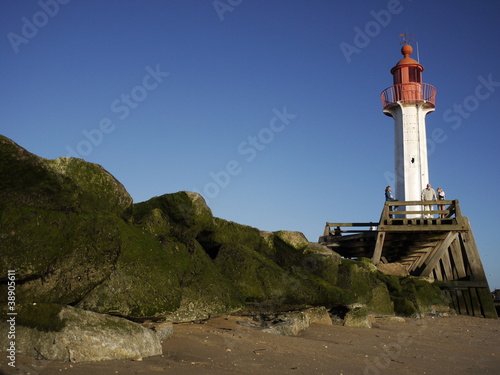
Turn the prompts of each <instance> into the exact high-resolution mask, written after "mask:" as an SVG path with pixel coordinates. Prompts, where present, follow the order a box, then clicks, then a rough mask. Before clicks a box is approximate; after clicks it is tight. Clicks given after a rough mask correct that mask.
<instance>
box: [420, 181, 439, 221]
mask: <svg viewBox="0 0 500 375" xmlns="http://www.w3.org/2000/svg"><path fill="white" fill-rule="evenodd" d="M435 200H437V195H436V192H435V191H434V189H433V188H432V186H431V184H427V187H426V188H425V189H424V190H422V202H424V201H435ZM424 211H432V206H429V205H428V206H424ZM432 217H433V215H431V214H425V215H424V219H432Z"/></svg>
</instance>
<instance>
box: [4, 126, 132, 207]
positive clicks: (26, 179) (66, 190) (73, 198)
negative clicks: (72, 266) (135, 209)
mask: <svg viewBox="0 0 500 375" xmlns="http://www.w3.org/2000/svg"><path fill="white" fill-rule="evenodd" d="M0 171H2V178H1V179H0V207H2V206H16V207H19V206H21V207H23V206H28V207H33V208H41V209H46V210H57V211H74V212H82V211H83V212H110V213H115V214H117V215H120V216H122V215H126V214H127V213H128V211H130V209H131V207H132V198H131V197H130V195H129V194H128V192H127V191H126V190H125V188H124V187H123V185H122V184H121V183H120V182H118V181H117V180H116V179H115V178H114V177H113V176H112V175H111V174H110V173H108V172H107V171H106V170H105V169H104V168H102V167H101V166H99V165H97V164H92V163H87V162H85V161H84V160H81V159H73V158H59V159H56V160H48V159H44V158H41V157H39V156H36V155H34V154H32V153H30V152H28V151H26V150H25V149H24V148H22V147H21V146H19V145H17V144H16V143H14V142H13V141H12V140H10V139H8V138H6V137H4V136H2V135H0Z"/></svg>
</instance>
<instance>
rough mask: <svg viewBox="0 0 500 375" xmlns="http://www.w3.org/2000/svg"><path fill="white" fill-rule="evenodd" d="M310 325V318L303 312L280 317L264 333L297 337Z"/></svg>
mask: <svg viewBox="0 0 500 375" xmlns="http://www.w3.org/2000/svg"><path fill="white" fill-rule="evenodd" d="M309 325H310V320H309V317H308V316H307V315H306V314H304V313H302V312H290V313H286V314H280V315H278V316H277V317H276V318H275V319H274V320H273V321H272V322H271V323H270V324H269V325H268V326H267V328H265V329H264V330H263V331H264V332H267V333H272V334H276V335H283V336H297V335H298V334H299V333H300V332H301V331H303V330H305V329H306V328H308V327H309Z"/></svg>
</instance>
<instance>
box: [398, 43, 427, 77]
mask: <svg viewBox="0 0 500 375" xmlns="http://www.w3.org/2000/svg"><path fill="white" fill-rule="evenodd" d="M412 52H413V48H412V47H411V46H410V45H409V44H405V45H404V46H403V47H402V48H401V54H402V55H403V56H404V58H403V59H402V60H399V62H398V63H397V64H396V66H395V67H394V68H392V69H391V74H392V75H393V77H394V78H393V80H394V84H395V85H397V84H400V83H408V82H418V83H421V82H422V72H423V70H424V67H423V66H422V65H420V64H419V63H418V62H417V61H416V60H414V59H412V58H411V57H410V55H411V53H412Z"/></svg>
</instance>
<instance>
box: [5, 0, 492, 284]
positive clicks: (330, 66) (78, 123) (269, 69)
mask: <svg viewBox="0 0 500 375" xmlns="http://www.w3.org/2000/svg"><path fill="white" fill-rule="evenodd" d="M499 18H500V2H498V1H496V0H485V1H481V2H477V1H472V0H470V1H460V2H457V1H455V0H443V1H431V0H421V1H410V0H401V1H397V0H390V1H343V2H334V1H327V0H273V1H270V0H220V1H212V0H205V1H202V0H198V1H194V0H192V1H189V0H171V1H167V0H163V1H160V0H156V1H154V0H150V1H118V0H102V1H97V0H87V1H83V0H72V1H68V0H58V1H56V0H41V1H35V0H29V1H28V0H23V1H14V0H4V1H2V2H1V3H0V28H1V32H0V35H1V37H2V42H1V43H0V56H1V60H0V87H1V89H0V101H1V103H2V106H1V108H2V110H1V111H0V133H1V134H3V135H5V136H7V137H9V138H12V139H13V140H14V141H15V142H17V143H18V144H20V145H21V146H23V147H25V148H27V149H28V150H29V151H31V152H33V153H35V154H37V155H40V156H42V157H45V158H50V159H53V158H57V157H59V156H68V155H72V156H79V157H82V158H83V159H85V160H87V161H89V162H94V163H98V164H101V165H102V166H104V167H105V168H106V169H107V170H108V171H109V172H111V173H112V174H113V175H114V176H115V177H116V178H118V179H119V180H120V181H121V182H122V183H123V184H124V185H125V187H126V188H127V190H128V191H129V192H130V194H131V195H132V197H133V198H134V200H135V202H140V201H144V200H147V199H149V198H151V197H153V196H156V195H161V194H165V193H172V192H176V191H180V190H190V191H198V192H201V193H202V194H203V195H204V196H205V198H206V199H207V201H208V203H209V206H210V207H211V208H212V211H213V213H214V215H216V216H218V217H222V218H224V219H227V220H233V221H236V222H238V223H242V224H247V225H251V226H254V227H257V228H259V229H262V230H269V231H275V230H280V229H285V230H294V231H301V232H303V233H304V234H305V235H306V237H307V238H308V239H309V240H310V241H317V240H318V237H319V236H320V235H321V234H322V231H323V227H324V224H325V222H326V221H345V222H349V221H377V220H378V219H379V217H380V213H381V210H382V206H383V203H384V195H383V193H384V188H385V186H386V185H388V184H392V181H391V179H390V177H388V176H389V175H390V174H391V173H392V171H393V121H392V119H391V118H389V117H386V116H384V115H383V113H382V108H381V102H380V98H379V95H380V92H381V91H382V90H383V89H385V88H386V87H388V86H390V85H391V84H392V80H391V79H392V77H391V75H390V69H391V68H392V67H393V66H394V65H395V64H396V62H397V61H398V60H399V59H400V58H401V55H400V41H401V38H399V37H398V35H399V34H400V33H404V32H405V30H406V29H408V31H409V32H412V33H414V35H412V38H414V39H415V41H413V42H412V44H413V47H414V50H415V52H414V55H413V56H412V57H414V58H417V56H416V42H417V41H418V47H419V48H418V50H419V56H418V57H419V58H420V63H421V64H423V65H424V67H425V71H424V74H423V80H424V82H426V83H429V84H432V85H434V86H435V87H436V88H437V109H436V111H435V112H434V113H432V114H430V115H428V116H427V130H428V136H429V138H430V142H429V148H430V150H429V152H430V158H429V169H430V176H431V181H430V182H431V183H432V184H433V186H434V187H436V188H437V187H438V186H441V187H443V189H444V190H445V192H446V193H447V198H448V199H459V200H460V203H461V207H462V210H463V213H464V214H465V215H466V216H468V217H469V219H470V220H471V223H472V227H473V229H474V234H475V237H476V241H477V243H478V246H479V251H480V254H481V256H482V261H483V263H484V265H485V268H486V272H487V275H488V278H489V281H490V287H491V288H500V269H499V265H500V249H499V238H498V236H497V230H498V228H499V227H500V220H499V216H498V215H499V213H500V203H499V201H498V200H497V194H498V192H499V188H498V186H499V185H500V174H499V168H500V167H499V164H500V163H499V161H500V147H499V146H498V142H499V139H500V126H499V125H500V124H499V119H500V114H499V112H498V108H499V102H500V69H499V66H500V65H499V61H500V48H498V40H500V28H499V27H498V20H499ZM485 82H486V83H485ZM488 82H489V83H488ZM481 85H482V87H479V86H481ZM433 132H434V133H433ZM433 134H434V136H433Z"/></svg>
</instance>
